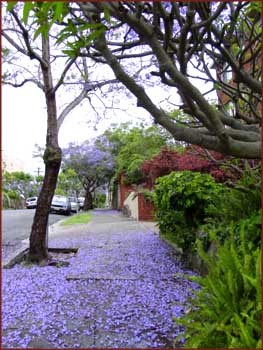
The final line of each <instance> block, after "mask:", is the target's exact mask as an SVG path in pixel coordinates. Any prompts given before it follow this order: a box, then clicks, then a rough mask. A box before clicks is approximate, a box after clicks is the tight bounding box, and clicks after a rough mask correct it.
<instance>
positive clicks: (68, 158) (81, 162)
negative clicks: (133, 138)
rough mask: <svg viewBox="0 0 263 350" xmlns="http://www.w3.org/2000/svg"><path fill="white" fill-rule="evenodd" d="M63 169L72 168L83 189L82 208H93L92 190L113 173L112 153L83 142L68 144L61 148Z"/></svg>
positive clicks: (106, 180)
mask: <svg viewBox="0 0 263 350" xmlns="http://www.w3.org/2000/svg"><path fill="white" fill-rule="evenodd" d="M62 168H63V169H64V171H66V170H67V169H73V170H74V171H75V173H76V174H77V176H78V178H79V181H80V182H81V183H82V186H83V188H84V190H85V202H84V208H83V210H89V209H92V208H93V199H94V192H95V190H96V189H97V188H99V187H100V186H101V185H104V184H108V183H109V181H110V178H111V177H112V176H113V174H114V160H113V158H112V155H111V154H110V153H109V152H107V151H103V150H101V149H99V148H98V147H97V146H96V145H93V144H90V143H88V142H84V143H82V144H81V145H76V144H70V145H69V146H68V147H67V148H66V149H64V150H63V165H62Z"/></svg>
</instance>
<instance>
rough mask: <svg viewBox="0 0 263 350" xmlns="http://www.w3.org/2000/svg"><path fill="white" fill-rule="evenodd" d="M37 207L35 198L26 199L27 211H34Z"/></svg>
mask: <svg viewBox="0 0 263 350" xmlns="http://www.w3.org/2000/svg"><path fill="white" fill-rule="evenodd" d="M36 206H37V197H30V198H27V199H26V207H27V209H34V208H36Z"/></svg>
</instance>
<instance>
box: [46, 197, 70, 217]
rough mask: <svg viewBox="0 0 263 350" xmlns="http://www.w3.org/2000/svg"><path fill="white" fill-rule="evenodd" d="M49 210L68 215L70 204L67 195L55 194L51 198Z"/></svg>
mask: <svg viewBox="0 0 263 350" xmlns="http://www.w3.org/2000/svg"><path fill="white" fill-rule="evenodd" d="M50 212H51V213H61V214H64V215H70V212H71V205H70V201H69V199H68V197H65V196H58V195H55V196H54V197H53V199H52V203H51V207H50Z"/></svg>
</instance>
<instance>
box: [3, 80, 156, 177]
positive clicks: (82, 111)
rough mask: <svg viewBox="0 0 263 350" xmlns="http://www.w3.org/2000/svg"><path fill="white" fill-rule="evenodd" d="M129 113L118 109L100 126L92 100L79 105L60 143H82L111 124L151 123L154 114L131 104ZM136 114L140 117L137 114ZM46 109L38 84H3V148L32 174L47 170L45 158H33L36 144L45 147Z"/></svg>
mask: <svg viewBox="0 0 263 350" xmlns="http://www.w3.org/2000/svg"><path fill="white" fill-rule="evenodd" d="M124 102H125V103H126V105H125V108H127V107H128V110H127V113H125V112H123V111H117V112H115V113H116V116H114V115H112V114H109V115H108V117H106V119H105V118H104V119H101V120H100V121H99V123H98V124H97V126H96V128H97V131H96V130H94V126H95V125H96V115H95V113H94V111H93V110H92V108H91V107H90V106H89V103H88V101H87V102H85V103H84V104H83V105H81V106H79V107H76V109H74V110H73V111H72V112H71V113H70V114H69V115H68V116H67V117H66V119H65V121H64V122H63V125H62V126H61V129H60V131H59V145H60V147H66V146H67V144H68V143H69V142H79V143H80V142H82V141H85V140H87V139H92V138H94V137H95V136H98V135H100V134H102V133H103V131H104V130H105V129H107V128H109V126H110V124H111V123H121V122H126V121H128V120H131V119H132V120H133V121H134V122H141V120H142V119H143V120H145V121H146V122H147V121H148V123H149V122H150V117H149V115H148V113H147V112H146V111H144V110H143V109H142V108H136V107H133V106H132V105H129V104H128V105H127V101H124ZM136 116H139V118H138V117H136ZM46 118H47V117H46V108H45V100H44V94H43V92H41V90H40V89H38V88H37V87H35V86H34V85H31V84H29V85H25V86H23V87H21V88H13V87H11V86H3V87H2V150H3V155H4V156H6V157H8V158H9V159H13V160H14V159H17V160H19V161H22V162H23V163H24V171H25V172H29V173H31V174H32V175H34V174H35V172H36V171H37V168H38V167H40V168H41V170H42V171H43V170H44V164H43V161H42V160H41V159H40V158H33V157H32V154H33V151H34V145H35V144H38V145H39V146H41V147H44V146H45V138H46V126H47V123H46ZM42 174H43V173H42Z"/></svg>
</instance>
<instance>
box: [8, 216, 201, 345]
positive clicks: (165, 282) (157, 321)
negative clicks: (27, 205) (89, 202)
mask: <svg viewBox="0 0 263 350" xmlns="http://www.w3.org/2000/svg"><path fill="white" fill-rule="evenodd" d="M26 245H28V242H24V247H25V246H26ZM49 247H53V248H54V247H60V248H78V253H77V254H76V255H75V256H69V257H68V258H67V261H68V262H69V266H68V267H61V268H58V267H51V266H47V267H38V266H18V265H17V266H15V267H14V268H12V269H4V270H3V306H2V312H3V321H2V323H3V330H2V335H3V346H4V347H8V348H14V347H19V348H95V347H99V348H151V347H155V348H158V347H159V348H171V347H173V345H174V338H175V336H176V335H178V334H180V333H182V331H183V329H182V327H181V326H180V325H177V324H175V322H174V321H173V318H179V317H180V316H181V315H182V314H183V313H184V312H185V310H186V309H187V307H188V304H187V297H188V296H189V295H191V288H195V287H196V286H195V285H194V284H193V283H192V282H189V281H188V280H186V279H184V278H182V277H180V276H175V275H176V274H177V273H186V274H191V271H185V270H184V269H183V268H182V266H181V265H180V263H179V261H178V258H177V254H176V251H175V250H174V249H173V248H172V247H170V246H169V245H167V244H166V243H165V242H163V241H161V240H160V238H159V235H158V227H157V226H156V224H155V223H149V222H138V221H135V220H132V219H129V218H126V217H124V216H123V215H122V214H121V213H120V212H118V211H113V210H95V211H93V213H92V220H91V221H90V222H89V223H87V224H81V225H74V226H69V227H64V226H61V225H60V224H59V223H56V224H54V225H53V226H51V228H50V229H49ZM21 300H22V302H21ZM176 345H177V346H178V344H176ZM179 345H180V344H179Z"/></svg>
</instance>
